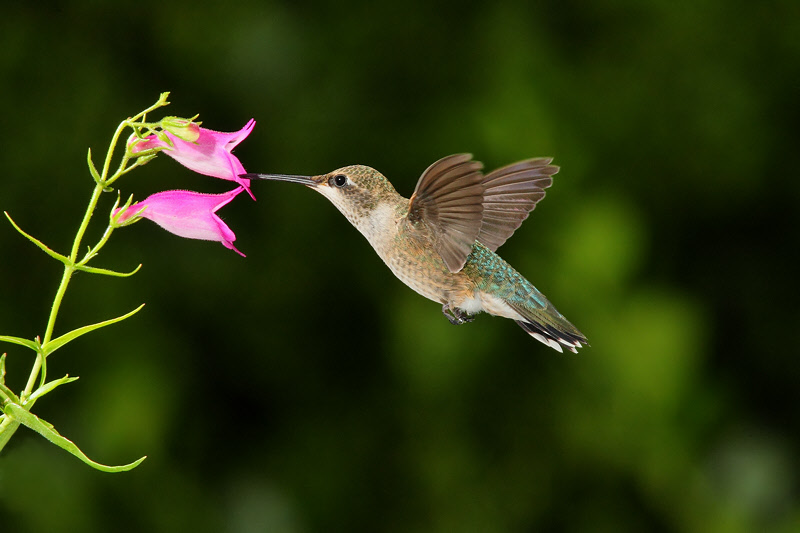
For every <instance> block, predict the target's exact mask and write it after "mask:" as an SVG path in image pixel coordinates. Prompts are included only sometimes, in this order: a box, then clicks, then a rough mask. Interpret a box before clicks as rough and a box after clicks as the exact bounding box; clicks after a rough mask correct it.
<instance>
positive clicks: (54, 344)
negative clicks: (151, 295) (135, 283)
mask: <svg viewBox="0 0 800 533" xmlns="http://www.w3.org/2000/svg"><path fill="white" fill-rule="evenodd" d="M142 307H144V304H142V305H140V306H139V307H137V308H136V309H134V310H133V311H131V312H130V313H127V314H124V315H122V316H118V317H117V318H112V319H110V320H105V321H103V322H98V323H97V324H90V325H88V326H83V327H82V328H78V329H73V330H72V331H70V332H69V333H65V334H63V335H61V336H60V337H58V338H56V339H53V340H51V341H50V342H48V343H47V344H45V345H44V346H42V352H43V353H44V354H45V356H49V355H50V354H51V353H53V352H55V351H56V350H58V349H59V348H61V347H62V346H64V345H65V344H67V343H68V342H69V341H71V340H74V339H77V338H78V337H80V336H81V335H84V334H86V333H89V332H90V331H94V330H96V329H100V328H102V327H105V326H110V325H111V324H116V323H117V322H120V321H122V320H125V319H126V318H128V317H131V316H133V315H135V314H136V313H138V312H139V311H140V310H141V309H142Z"/></svg>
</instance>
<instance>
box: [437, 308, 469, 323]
mask: <svg viewBox="0 0 800 533" xmlns="http://www.w3.org/2000/svg"><path fill="white" fill-rule="evenodd" d="M442 314H443V315H444V316H445V317H446V318H447V320H449V321H450V323H451V324H453V325H456V326H460V325H461V324H466V323H467V322H472V321H473V320H475V317H474V316H470V315H468V314H467V313H466V312H464V311H462V310H461V309H459V308H458V307H450V304H444V305H443V306H442Z"/></svg>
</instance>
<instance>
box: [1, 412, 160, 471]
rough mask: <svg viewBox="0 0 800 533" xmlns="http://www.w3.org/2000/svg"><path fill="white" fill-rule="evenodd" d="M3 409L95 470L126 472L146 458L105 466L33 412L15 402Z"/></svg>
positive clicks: (8, 414)
mask: <svg viewBox="0 0 800 533" xmlns="http://www.w3.org/2000/svg"><path fill="white" fill-rule="evenodd" d="M3 410H4V411H5V414H6V416H8V417H9V418H12V419H14V420H16V421H18V422H19V423H21V424H22V425H24V426H25V427H28V428H30V429H32V430H34V431H35V432H37V433H38V434H40V435H41V436H43V437H44V438H46V439H47V440H49V441H50V442H52V443H53V444H55V445H56V446H58V447H59V448H62V449H64V450H67V451H68V452H69V453H71V454H72V455H74V456H75V457H77V458H78V459H80V460H81V461H83V462H84V463H86V464H87V465H89V466H91V467H92V468H96V469H97V470H100V471H102V472H126V471H128V470H132V469H134V468H136V467H137V466H139V465H140V464H141V463H142V461H144V460H145V459H146V458H147V456H144V457H142V458H140V459H139V460H137V461H134V462H132V463H129V464H127V465H121V466H107V465H103V464H100V463H96V462H94V461H92V460H91V459H89V458H88V457H86V454H84V453H83V452H82V451H81V450H80V448H78V447H77V446H76V445H75V443H74V442H72V441H71V440H69V439H68V438H66V437H62V436H61V435H60V434H59V433H58V431H56V430H55V428H54V427H53V425H52V424H50V423H49V422H46V421H44V420H42V419H41V418H39V417H38V416H36V415H35V414H33V413H30V412H28V411H26V410H25V409H24V408H23V407H20V406H19V405H17V404H15V403H9V404H7V405H6V406H5V408H4V409H3ZM1 439H2V435H0V440H1Z"/></svg>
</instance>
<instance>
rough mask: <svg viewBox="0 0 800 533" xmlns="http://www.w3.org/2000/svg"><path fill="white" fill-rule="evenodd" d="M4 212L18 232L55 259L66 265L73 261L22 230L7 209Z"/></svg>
mask: <svg viewBox="0 0 800 533" xmlns="http://www.w3.org/2000/svg"><path fill="white" fill-rule="evenodd" d="M3 213H5V215H6V218H7V219H8V221H9V222H11V225H12V226H14V229H16V230H17V231H18V232H20V233H21V234H22V235H23V236H24V237H25V238H26V239H28V240H29V241H31V242H32V243H33V244H35V245H36V246H38V247H39V248H41V249H42V251H44V253H46V254H47V255H49V256H50V257H52V258H53V259H57V260H59V261H61V262H62V263H64V264H65V265H68V264H70V263H71V261H70V260H69V258H68V257H66V256H64V255H61V254H60V253H58V252H55V251H53V250H51V249H50V248H49V247H48V246H47V245H46V244H45V243H43V242H42V241H40V240H39V239H37V238H36V237H33V236H31V235H28V234H27V233H25V232H24V231H22V228H20V227H19V226H17V224H16V222H14V221H13V220H12V219H11V215H9V214H8V212H7V211H3Z"/></svg>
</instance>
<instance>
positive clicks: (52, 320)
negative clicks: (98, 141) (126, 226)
mask: <svg viewBox="0 0 800 533" xmlns="http://www.w3.org/2000/svg"><path fill="white" fill-rule="evenodd" d="M118 136H119V135H118V134H117V135H116V136H115V139H116V138H117V137H118ZM110 152H111V150H110V151H109V153H110ZM104 172H105V170H104ZM103 183H104V182H103V180H101V182H100V183H98V184H97V185H95V187H94V191H92V197H91V199H90V200H89V205H88V206H87V207H86V212H85V213H84V215H83V220H82V221H81V225H80V227H79V228H78V232H77V233H76V234H75V240H74V241H73V243H72V251H71V252H70V255H69V259H70V262H69V263H67V264H65V265H64V273H63V274H62V275H61V283H60V284H59V285H58V290H57V291H56V295H55V298H53V306H52V307H51V308H50V316H49V317H48V319H47V328H46V329H45V333H44V338H43V339H42V342H41V345H42V346H44V345H45V344H47V343H48V342H50V339H52V338H53V330H54V329H55V326H56V318H57V317H58V310H59V309H60V308H61V301H62V300H63V299H64V294H65V293H66V292H67V287H68V286H69V282H70V280H71V279H72V274H74V273H75V261H76V260H77V258H78V250H80V247H81V241H83V236H84V234H85V233H86V228H87V227H88V226H89V221H90V220H91V219H92V214H93V213H94V210H95V208H96V207H97V202H98V201H99V200H100V195H101V194H102V193H103ZM44 358H45V355H44V352H43V351H42V350H41V348H40V349H39V351H38V353H37V354H36V360H35V361H34V363H33V368H31V373H30V376H28V383H27V384H26V385H25V389H24V390H23V391H22V394H21V395H20V398H21V400H22V402H23V403H24V402H25V400H27V398H28V397H29V396H30V395H31V393H32V392H33V387H34V385H35V384H36V378H38V377H39V373H40V372H42V364H43V363H44ZM45 378H46V376H45V375H44V372H42V381H44V380H45Z"/></svg>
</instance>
